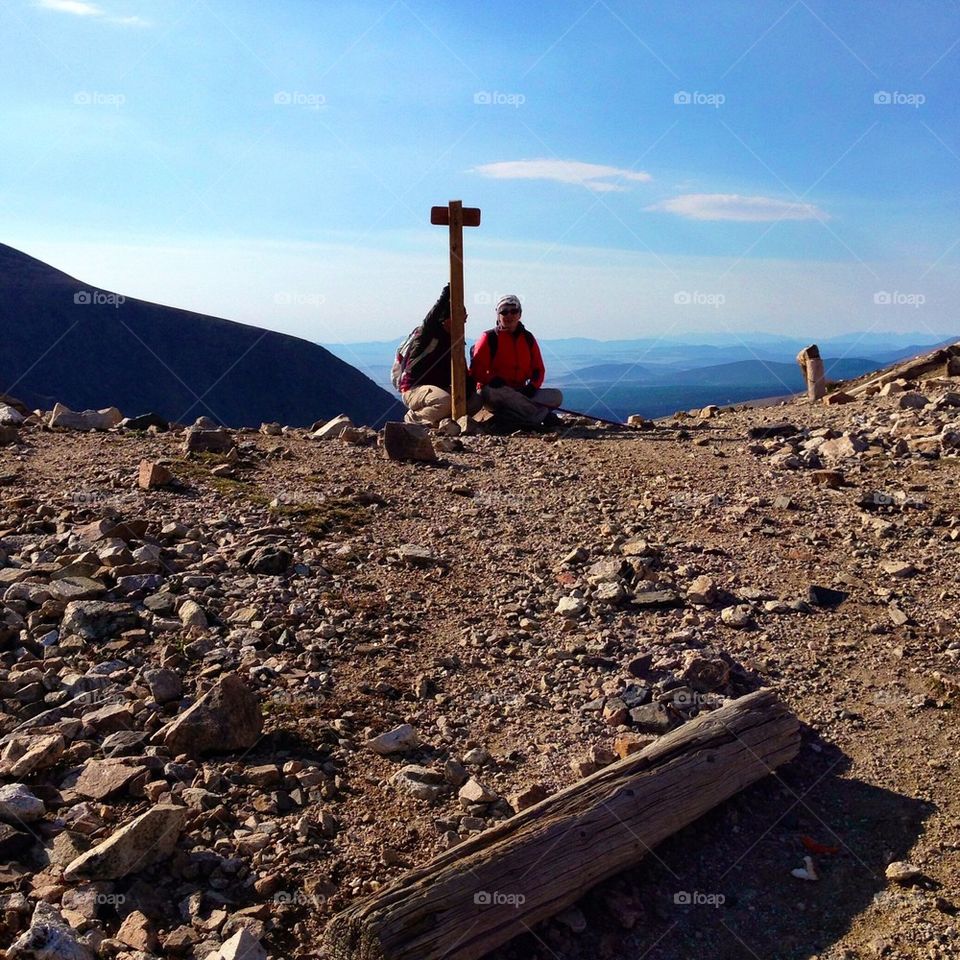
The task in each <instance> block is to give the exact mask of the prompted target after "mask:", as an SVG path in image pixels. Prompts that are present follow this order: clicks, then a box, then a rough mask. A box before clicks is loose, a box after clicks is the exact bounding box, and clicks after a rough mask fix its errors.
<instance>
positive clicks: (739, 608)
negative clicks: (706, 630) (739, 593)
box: [720, 603, 753, 630]
mask: <svg viewBox="0 0 960 960" xmlns="http://www.w3.org/2000/svg"><path fill="white" fill-rule="evenodd" d="M720 619H721V620H722V621H723V622H724V623H725V624H726V625H727V626H728V627H734V628H735V629H737V630H741V629H743V628H744V627H746V626H749V625H750V621H751V620H752V619H753V611H752V610H751V609H750V606H749V605H748V604H746V603H739V604H737V605H736V606H732V607H724V608H723V609H722V610H721V611H720Z"/></svg>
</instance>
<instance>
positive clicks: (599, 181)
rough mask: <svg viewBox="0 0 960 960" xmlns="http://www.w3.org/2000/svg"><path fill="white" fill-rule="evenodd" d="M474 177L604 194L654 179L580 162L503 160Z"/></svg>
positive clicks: (636, 172)
mask: <svg viewBox="0 0 960 960" xmlns="http://www.w3.org/2000/svg"><path fill="white" fill-rule="evenodd" d="M471 173H479V174H480V176H482V177H491V178H492V179H494V180H554V181H556V182H557V183H573V184H577V185H578V186H581V187H586V188H587V189H589V190H596V191H597V192H602V193H609V192H611V191H614V190H626V187H625V186H623V184H622V183H619V182H616V181H624V180H629V181H633V182H641V183H645V182H646V181H648V180H651V179H652V177H651V176H650V174H649V173H645V172H643V171H642V170H624V169H622V168H620V167H608V166H606V165H605V164H602V163H583V162H582V161H580V160H503V161H501V162H499V163H484V164H482V165H481V166H479V167H474V168H473V169H472V170H471ZM611 181H614V182H611Z"/></svg>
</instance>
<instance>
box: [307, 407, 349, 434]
mask: <svg viewBox="0 0 960 960" xmlns="http://www.w3.org/2000/svg"><path fill="white" fill-rule="evenodd" d="M353 426H354V422H353V421H352V420H351V419H350V418H349V417H348V416H347V415H346V414H345V413H341V414H340V416H339V417H334V418H333V419H332V420H328V421H327V422H326V423H325V424H324V425H323V426H322V427H320V428H319V429H318V430H314V432H313V433H311V434H310V439H311V440H336V439H337V437H339V436H340V434H341V433H343V431H344V430H346V429H347V428H348V427H353Z"/></svg>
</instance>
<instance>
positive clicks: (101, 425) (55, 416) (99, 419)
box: [48, 403, 123, 430]
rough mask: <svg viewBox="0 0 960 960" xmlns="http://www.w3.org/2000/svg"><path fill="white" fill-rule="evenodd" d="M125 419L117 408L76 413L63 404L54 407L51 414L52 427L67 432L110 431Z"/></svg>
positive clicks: (50, 422) (49, 424) (50, 424)
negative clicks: (60, 428)
mask: <svg viewBox="0 0 960 960" xmlns="http://www.w3.org/2000/svg"><path fill="white" fill-rule="evenodd" d="M122 419H123V414H122V413H121V412H120V411H119V410H118V409H117V408H116V407H105V408H104V409H103V410H83V411H82V412H75V411H73V410H71V409H70V408H69V407H67V406H64V405H63V404H62V403H58V404H55V405H54V408H53V412H52V413H51V414H50V421H49V423H48V426H50V427H62V428H64V429H66V430H110V429H112V428H113V427H115V426H117V424H118V423H120V421H121V420H122Z"/></svg>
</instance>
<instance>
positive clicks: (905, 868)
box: [885, 860, 923, 884]
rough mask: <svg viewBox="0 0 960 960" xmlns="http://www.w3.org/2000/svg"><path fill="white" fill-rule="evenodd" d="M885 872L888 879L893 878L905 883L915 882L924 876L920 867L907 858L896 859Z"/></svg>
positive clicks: (895, 880) (896, 881)
mask: <svg viewBox="0 0 960 960" xmlns="http://www.w3.org/2000/svg"><path fill="white" fill-rule="evenodd" d="M885 873H886V877H887V879H888V880H893V882H894V883H905V884H906V883H913V882H914V880H919V879H920V877H921V876H923V873H922V872H921V870H920V868H919V867H917V866H915V865H914V864H912V863H909V862H907V861H906V860H895V861H894V862H893V863H891V864H888V866H887V869H886V871H885Z"/></svg>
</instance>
